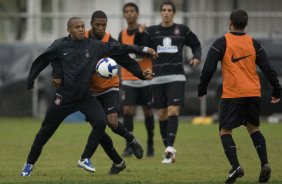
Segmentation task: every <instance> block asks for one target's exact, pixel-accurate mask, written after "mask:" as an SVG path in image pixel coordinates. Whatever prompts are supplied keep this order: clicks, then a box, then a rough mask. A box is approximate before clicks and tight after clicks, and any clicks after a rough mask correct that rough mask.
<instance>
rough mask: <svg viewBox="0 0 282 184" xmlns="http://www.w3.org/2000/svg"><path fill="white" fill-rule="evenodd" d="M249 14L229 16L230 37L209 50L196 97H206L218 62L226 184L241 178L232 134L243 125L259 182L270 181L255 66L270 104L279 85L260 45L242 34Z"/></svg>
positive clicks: (235, 12)
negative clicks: (256, 159)
mask: <svg viewBox="0 0 282 184" xmlns="http://www.w3.org/2000/svg"><path fill="white" fill-rule="evenodd" d="M247 24H248V14H247V12H246V11H244V10H241V9H236V10H233V11H232V12H231V14H230V23H229V30H230V32H229V33H226V34H225V35H224V36H223V37H220V38H218V39H217V40H216V41H215V42H214V43H213V44H212V46H211V48H210V50H209V52H208V55H207V59H206V61H205V64H204V67H203V71H202V74H201V78H200V84H199V86H198V96H199V97H200V98H202V97H203V96H205V95H206V94H207V86H208V84H209V82H210V80H211V78H212V76H213V73H214V72H215V71H216V68H217V63H218V61H221V68H222V77H223V93H222V97H221V101H220V108H219V135H220V138H221V142H222V145H223V148H224V151H225V154H226V157H227V159H228V160H229V162H230V164H231V166H232V169H231V170H230V172H229V176H228V178H227V180H226V183H233V182H235V181H236V179H237V178H238V177H242V176H244V170H243V169H242V167H241V166H240V164H239V161H238V158H237V153H236V145H235V142H234V140H233V138H232V130H233V129H234V128H237V127H239V126H240V125H245V126H246V128H247V130H248V132H249V134H250V137H251V139H252V141H253V143H254V146H255V148H256V151H257V153H258V156H259V159H260V162H261V171H260V176H259V182H260V183H265V182H267V181H268V180H269V178H270V174H271V168H270V165H269V162H268V158H267V150H266V141H265V139H264V136H263V135H262V133H261V131H260V129H259V125H260V120H259V114H260V96H261V91H260V89H261V86H260V80H259V76H258V74H257V71H256V66H258V67H259V68H260V69H261V71H262V72H263V73H264V75H265V76H266V78H267V79H268V80H269V81H270V84H271V85H272V86H273V93H272V97H271V103H277V102H279V100H280V95H281V85H280V84H279V81H278V78H277V73H276V72H275V71H274V69H273V68H272V66H271V65H270V64H269V62H268V58H267V56H266V53H265V51H264V49H263V48H262V46H261V44H260V43H258V41H256V40H255V39H253V38H252V37H251V36H250V35H248V34H246V33H245V31H244V30H245V27H246V26H247Z"/></svg>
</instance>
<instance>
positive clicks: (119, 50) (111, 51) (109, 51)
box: [99, 42, 146, 58]
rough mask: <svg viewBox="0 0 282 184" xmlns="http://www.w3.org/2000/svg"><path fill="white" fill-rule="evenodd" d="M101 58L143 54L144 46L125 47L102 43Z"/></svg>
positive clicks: (118, 44) (117, 44)
mask: <svg viewBox="0 0 282 184" xmlns="http://www.w3.org/2000/svg"><path fill="white" fill-rule="evenodd" d="M100 44H101V46H100V50H99V51H100V52H99V55H100V58H101V57H102V56H105V55H112V56H113V55H119V54H127V53H136V54H142V53H146V52H144V50H143V49H144V47H143V46H137V45H124V44H120V43H102V42H101V43H100Z"/></svg>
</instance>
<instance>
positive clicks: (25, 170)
mask: <svg viewBox="0 0 282 184" xmlns="http://www.w3.org/2000/svg"><path fill="white" fill-rule="evenodd" d="M32 169H33V165H32V164H24V167H23V169H22V172H21V176H30V175H31V171H32Z"/></svg>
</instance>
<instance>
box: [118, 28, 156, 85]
mask: <svg viewBox="0 0 282 184" xmlns="http://www.w3.org/2000/svg"><path fill="white" fill-rule="evenodd" d="M134 37H135V34H133V35H128V34H127V29H124V30H123V31H122V32H121V43H122V44H126V45H133V44H134ZM138 64H139V65H140V67H141V69H142V70H144V69H146V68H149V69H151V70H152V61H151V59H150V58H149V57H143V58H142V60H140V61H138ZM121 78H122V80H140V79H139V78H137V77H135V76H134V75H133V74H132V73H130V72H129V71H127V70H126V69H124V68H121Z"/></svg>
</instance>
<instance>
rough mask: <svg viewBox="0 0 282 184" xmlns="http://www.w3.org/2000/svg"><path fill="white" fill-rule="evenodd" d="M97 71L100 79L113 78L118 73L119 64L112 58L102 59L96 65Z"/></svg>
mask: <svg viewBox="0 0 282 184" xmlns="http://www.w3.org/2000/svg"><path fill="white" fill-rule="evenodd" d="M96 71H97V73H98V75H99V76H100V77H103V78H107V79H110V78H113V77H114V76H115V75H116V74H117V72H118V68H117V63H116V62H115V60H113V59H112V58H108V57H105V58H102V59H101V60H100V61H99V62H98V63H97V65H96Z"/></svg>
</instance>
